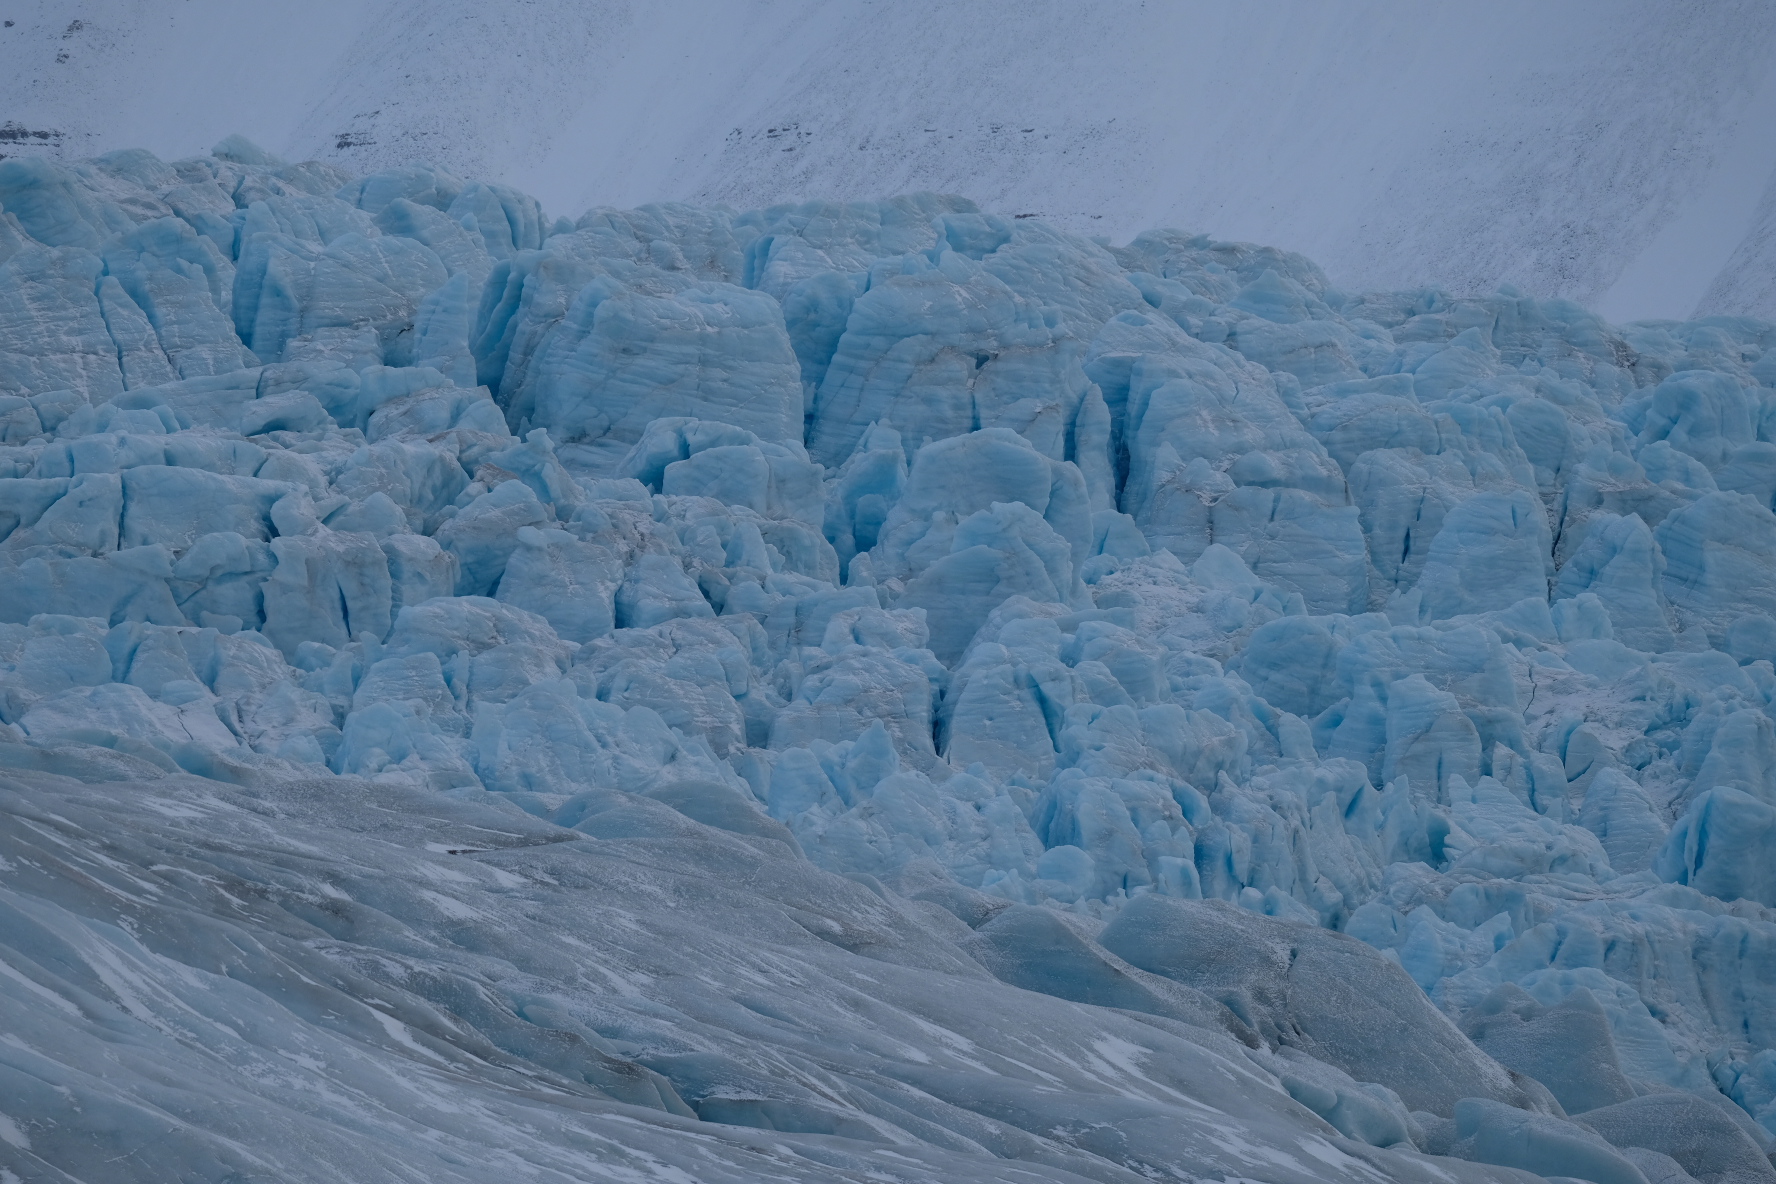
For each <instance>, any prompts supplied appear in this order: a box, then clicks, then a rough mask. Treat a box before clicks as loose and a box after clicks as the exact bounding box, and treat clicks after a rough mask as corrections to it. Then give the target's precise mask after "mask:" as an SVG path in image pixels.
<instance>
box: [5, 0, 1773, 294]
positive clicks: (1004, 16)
mask: <svg viewBox="0 0 1776 1184" xmlns="http://www.w3.org/2000/svg"><path fill="white" fill-rule="evenodd" d="M8 16H9V18H11V19H13V20H14V22H15V23H14V25H13V26H11V27H8V28H5V29H0V63H3V64H4V65H5V66H6V67H7V68H6V69H0V125H3V126H0V137H4V136H5V135H6V134H7V131H6V130H5V129H13V128H16V129H17V131H18V132H19V133H20V135H21V137H22V138H20V139H18V140H16V141H13V142H12V143H10V144H9V143H8V142H6V141H5V140H4V139H3V138H0V153H5V154H8V155H12V154H15V153H16V154H36V153H50V154H60V155H62V156H64V157H66V158H70V159H73V158H79V157H83V156H89V155H96V154H97V153H100V152H103V151H108V150H112V149H118V148H130V147H136V146H146V147H149V148H152V149H154V150H155V151H157V152H159V153H160V154H161V155H163V156H166V157H168V158H171V157H175V156H184V155H187V154H190V153H193V152H198V151H202V150H204V149H206V148H207V147H208V146H209V145H211V144H213V143H215V142H216V141H217V140H219V139H220V138H222V137H223V136H224V135H227V134H229V133H231V132H236V131H241V132H245V133H246V134H248V135H250V136H251V137H252V138H253V139H255V140H256V141H258V142H260V143H263V144H266V145H268V146H269V147H271V148H272V149H273V150H274V151H278V152H280V153H281V154H283V155H285V156H287V157H289V158H290V159H309V158H316V159H321V160H326V161H329V162H331V163H334V164H337V165H340V166H341V167H344V168H347V169H349V170H351V171H353V172H357V173H362V172H371V171H374V170H377V169H381V168H387V167H391V166H394V165H400V164H404V163H406V162H408V161H410V160H413V159H427V160H432V161H436V162H438V163H440V164H442V165H444V166H446V167H448V168H450V169H452V170H453V171H455V172H457V173H458V174H460V175H463V176H491V177H499V178H501V179H502V180H505V181H507V182H508V183H510V184H513V185H516V186H518V187H519V188H521V189H523V190H525V191H526V192H530V193H534V194H536V195H537V196H538V197H539V198H541V199H542V201H543V202H544V204H545V205H546V206H548V207H549V208H550V209H551V210H557V211H560V210H567V211H571V212H577V211H579V210H583V209H585V208H586V207H588V206H593V205H616V206H624V207H627V206H634V205H639V204H641V203H644V202H649V201H658V200H663V199H675V200H686V201H695V202H712V201H719V202H727V203H730V204H733V205H735V206H736V207H738V208H743V209H744V208H751V207H759V206H767V205H771V204H773V203H776V202H781V201H802V200H807V199H810V198H814V199H831V198H838V199H846V200H871V199H874V198H876V197H879V196H880V195H882V194H884V193H897V192H909V191H915V190H926V189H929V190H937V191H945V192H962V193H967V194H969V195H970V196H972V197H973V198H974V199H975V200H977V201H979V202H981V203H982V204H983V205H984V206H986V207H987V208H991V209H994V210H998V211H1001V212H1003V213H1006V214H1008V215H1010V214H1035V215H1037V216H1039V217H1042V218H1044V219H1045V220H1047V221H1049V222H1051V223H1052V224H1054V225H1058V226H1063V227H1065V228H1067V229H1069V230H1072V231H1075V232H1077V233H1081V234H1085V235H1104V236H1107V237H1110V238H1112V239H1114V240H1115V241H1117V242H1124V241H1127V240H1128V239H1129V238H1130V237H1132V236H1133V235H1134V234H1136V233H1138V232H1140V231H1142V230H1145V229H1147V228H1149V227H1152V226H1185V227H1189V228H1191V229H1192V230H1196V231H1203V232H1208V233H1211V234H1214V235H1215V236H1216V237H1218V238H1222V239H1236V240H1248V241H1255V242H1265V243H1274V244H1277V245H1279V246H1282V247H1286V248H1289V249H1292V250H1297V251H1301V252H1304V253H1306V254H1307V255H1309V256H1310V257H1311V258H1313V259H1315V260H1316V261H1317V262H1319V263H1320V264H1321V265H1322V266H1324V267H1325V268H1326V270H1327V272H1328V273H1329V274H1330V275H1331V276H1332V278H1333V280H1334V281H1335V282H1337V283H1338V284H1339V286H1340V287H1343V288H1345V289H1347V290H1361V289H1366V288H1404V287H1410V286H1414V285H1417V284H1424V283H1431V284H1436V285H1437V286H1439V287H1443V288H1446V289H1448V290H1450V291H1452V292H1456V293H1458V294H1461V295H1478V294H1485V293H1489V292H1491V291H1493V290H1494V289H1495V288H1496V287H1497V285H1499V284H1501V283H1511V284H1515V285H1517V286H1519V287H1521V288H1523V289H1524V290H1525V291H1531V292H1535V293H1537V294H1540V295H1549V296H1565V297H1568V298H1571V299H1574V300H1577V301H1579V302H1580V303H1583V304H1586V305H1587V306H1588V307H1592V308H1593V309H1594V310H1596V311H1598V312H1600V313H1601V314H1602V315H1604V316H1605V317H1607V318H1609V319H1611V320H1628V319H1634V318H1642V317H1688V316H1699V315H1705V314H1743V315H1755V316H1762V317H1765V318H1771V317H1776V303H1773V302H1772V301H1773V300H1776V296H1773V295H1772V293H1771V291H1770V289H1769V287H1768V279H1767V277H1768V276H1769V275H1771V274H1772V272H1773V271H1776V255H1772V253H1771V252H1772V249H1773V248H1772V245H1771V239H1770V236H1769V232H1768V211H1767V210H1765V211H1764V212H1763V213H1760V212H1759V206H1758V202H1759V196H1760V195H1761V194H1764V193H1765V192H1766V191H1767V190H1768V188H1769V186H1770V185H1771V183H1772V180H1773V178H1776V136H1772V135H1771V134H1770V132H1769V129H1770V127H1772V126H1773V125H1776V10H1772V9H1771V7H1770V6H1769V5H1768V4H1764V3H1759V2H1758V0H1705V2H1701V3H1685V4H1673V3H1668V2H1666V0H1601V2H1593V0H1571V2H1567V3H1562V4H1557V5H1550V4H1543V3H1535V2H1533V0H1499V2H1497V3H1491V4H1486V5H1483V6H1479V7H1471V6H1467V5H1460V4H1436V5H1431V4H1424V5H1409V6H1402V5H1399V4H1392V3H1386V2H1380V0H1363V2H1352V3H1341V4H1336V5H1328V4H1315V3H1282V4H1264V5H1253V4H1239V3H1228V2H1226V0H1188V2H1185V0H1173V2H1169V3H1145V4H1137V3H1118V4H1109V5H1092V4H1067V3H1051V2H1044V0H1019V2H1017V3H1003V2H998V0H990V2H983V0H897V2H896V3H892V4H854V3H819V2H813V0H719V2H715V3H711V2H709V0H650V2H648V3H634V2H633V0H530V2H528V3H525V4H523V5H516V6H514V5H489V4H485V3H480V2H478V0H374V2H370V0H314V2H312V3H305V4H302V5H299V6H291V5H279V4H261V5H252V6H241V5H238V4H230V3H226V2H225V0H181V3H180V4H178V5H139V4H133V3H126V2H124V0H105V2H101V3H87V4H83V5H81V6H80V7H79V10H78V11H70V10H69V9H68V6H67V5H66V4H63V3H54V2H52V0H16V2H15V3H14V4H13V6H12V8H10V9H9V10H8ZM39 135H41V136H42V137H44V138H42V139H39V138H36V137H37V136H39Z"/></svg>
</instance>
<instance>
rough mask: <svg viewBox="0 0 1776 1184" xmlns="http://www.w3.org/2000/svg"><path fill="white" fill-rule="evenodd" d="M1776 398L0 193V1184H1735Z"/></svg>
mask: <svg viewBox="0 0 1776 1184" xmlns="http://www.w3.org/2000/svg"><path fill="white" fill-rule="evenodd" d="M1773 507H1776V325H1772V324H1771V323H1768V322H1765V321H1759V320H1754V319H1750V318H1744V317H1728V316H1715V317H1709V318H1705V319H1701V320H1692V321H1685V322H1678V321H1643V322H1637V323H1632V324H1627V325H1613V324H1610V323H1606V322H1605V321H1604V320H1602V319H1601V318H1600V317H1599V316H1597V315H1595V314H1593V313H1592V312H1589V311H1587V310H1586V309H1585V308H1583V307H1581V306H1580V305H1578V304H1576V303H1573V302H1571V301H1566V300H1558V299H1541V298H1538V297H1537V296H1536V295H1535V294H1533V293H1526V292H1523V291H1518V290H1516V289H1513V288H1508V287H1507V288H1503V289H1500V290H1499V291H1497V292H1496V293H1495V294H1493V295H1490V296H1485V297H1467V296H1464V297H1456V296H1451V295H1449V294H1447V293H1445V292H1442V291H1440V290H1437V289H1434V288H1424V289H1419V290H1409V291H1392V292H1373V291H1369V292H1353V291H1345V290H1341V289H1339V288H1337V287H1335V286H1334V285H1333V283H1332V282H1331V281H1330V280H1329V279H1328V277H1327V275H1326V274H1325V273H1323V272H1322V271H1321V270H1320V269H1319V267H1317V266H1316V265H1315V264H1314V263H1313V262H1311V261H1309V260H1308V259H1306V258H1304V257H1302V256H1300V255H1298V254H1293V253H1289V252H1285V251H1281V250H1277V249H1274V248H1268V247H1263V246H1254V245H1251V244H1246V243H1235V242H1223V241H1216V240H1214V239H1212V238H1210V237H1207V236H1203V235H1195V234H1191V233H1186V232H1183V231H1175V230H1164V229H1161V230H1153V231H1149V232H1147V233H1143V234H1140V235H1138V236H1136V237H1134V238H1133V239H1132V240H1131V241H1129V242H1128V243H1127V244H1126V245H1121V246H1118V245H1113V244H1112V243H1111V242H1109V241H1108V240H1099V239H1092V238H1087V237H1082V236H1080V235H1078V234H1075V233H1072V232H1071V231H1068V230H1065V229H1061V228H1059V227H1057V226H1054V225H1051V224H1049V223H1047V222H1045V221H1044V220H1043V219H1041V218H1036V217H1023V216H1016V215H1015V213H1012V212H1008V213H1006V214H1003V215H1002V214H1000V213H996V212H992V211H984V210H982V209H980V208H978V207H977V206H976V205H975V204H974V203H973V202H971V201H969V200H967V199H965V198H962V197H955V196H946V195H937V194H931V193H916V194H909V195H904V196H899V197H893V198H889V199H885V200H882V201H877V202H811V203H804V204H788V205H779V206H772V207H768V208H763V209H749V210H736V209H732V208H727V207H722V206H692V205H682V204H658V205H649V206H643V207H641V208H639V209H628V210H623V209H613V208H597V209H593V210H591V211H590V212H588V213H586V214H584V215H583V216H581V217H579V218H578V219H577V220H569V219H566V218H550V217H548V216H547V215H545V213H544V212H543V209H542V207H541V206H540V204H539V203H538V202H537V201H536V200H534V199H532V198H530V197H528V196H526V195H525V194H523V193H521V192H519V191H517V190H516V189H513V188H510V187H507V186H504V185H501V184H495V183H485V182H477V181H470V180H465V179H463V178H460V177H458V176H455V175H453V174H451V173H450V172H448V171H445V170H444V169H441V168H436V167H431V166H421V165H414V166H408V167H401V168H395V169H391V170H387V171H382V172H376V173H373V174H371V175H367V176H354V175H350V174H348V173H346V172H345V171H343V170H342V169H340V168H339V167H337V166H335V165H331V164H326V163H320V162H313V161H311V162H307V163H299V164H289V163H286V162H284V161H282V160H279V159H276V158H273V157H272V156H270V155H269V154H267V153H266V152H264V151H263V150H261V149H260V148H258V147H256V146H255V145H254V144H252V143H250V142H249V141H247V140H245V139H242V138H239V137H231V138H230V139H228V140H225V141H223V142H222V143H221V144H219V145H217V146H216V148H215V149H214V151H213V152H212V153H211V154H209V155H204V156H199V157H194V158H191V159H185V160H178V161H173V162H170V163H169V162H166V161H163V160H161V159H159V158H157V157H155V156H154V155H152V154H150V153H148V152H146V151H141V150H130V151H119V152H112V153H109V154H107V155H103V156H98V157H95V158H92V159H87V160H80V161H55V160H51V159H49V158H47V157H33V156H22V157H19V156H15V157H13V158H11V159H5V160H0V815H3V817H0V1181H3V1182H4V1184H22V1182H31V1184H36V1182H39V1181H41V1182H44V1184H69V1182H73V1181H80V1182H84V1184H109V1182H113V1181H141V1182H144V1184H147V1182H159V1181H172V1180H179V1181H193V1182H195V1181H202V1182H205V1184H211V1182H213V1184H239V1182H247V1181H266V1182H269V1181H314V1182H322V1181H353V1182H372V1181H389V1182H397V1181H417V1180H425V1181H430V1182H437V1184H446V1182H465V1184H466V1182H471V1181H488V1182H492V1181H512V1180H534V1181H539V1182H546V1184H554V1182H567V1181H581V1180H622V1181H655V1180H657V1181H664V1182H681V1184H682V1182H697V1184H703V1182H709V1184H714V1182H720V1181H754V1180H766V1179H770V1180H796V1181H857V1182H863V1181H896V1182H906V1184H913V1182H919V1181H932V1182H936V1181H944V1182H961V1181H1008V1182H1010V1181H1018V1182H1031V1184H1036V1182H1063V1181H1069V1182H1071V1181H1100V1182H1104V1184H1120V1182H1128V1184H1133V1182H1135V1181H1143V1180H1188V1181H1227V1182H1232V1181H1263V1182H1265V1184H1307V1182H1309V1181H1339V1182H1349V1184H1378V1182H1382V1181H1398V1182H1401V1184H1468V1182H1472V1184H1480V1182H1483V1181H1492V1182H1498V1184H1533V1182H1534V1181H1535V1180H1536V1179H1538V1178H1548V1179H1554V1180H1568V1179H1576V1180H1585V1181H1591V1182H1592V1184H1776V1168H1772V1162H1771V1159H1770V1153H1771V1151H1772V1150H1773V1149H1776V665H1773V663H1776V512H1773Z"/></svg>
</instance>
